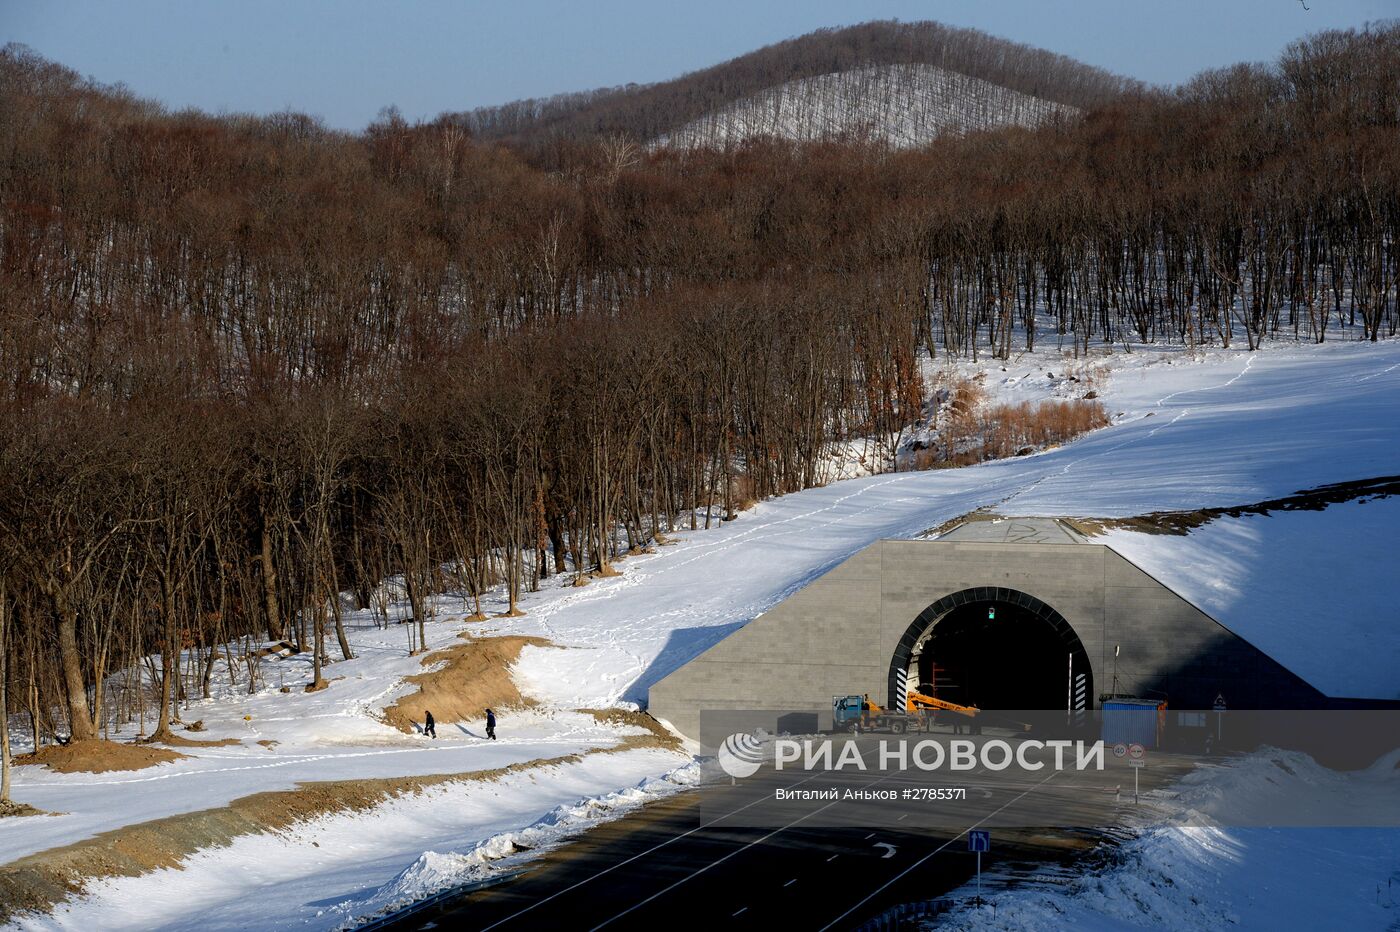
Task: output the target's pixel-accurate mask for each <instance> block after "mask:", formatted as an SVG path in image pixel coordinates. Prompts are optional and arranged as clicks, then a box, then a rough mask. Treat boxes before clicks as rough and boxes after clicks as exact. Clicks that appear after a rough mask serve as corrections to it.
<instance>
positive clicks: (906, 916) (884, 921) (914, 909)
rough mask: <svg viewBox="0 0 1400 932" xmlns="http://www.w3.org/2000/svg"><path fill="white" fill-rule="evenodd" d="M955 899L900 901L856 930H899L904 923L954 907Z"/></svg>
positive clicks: (928, 917)
mask: <svg viewBox="0 0 1400 932" xmlns="http://www.w3.org/2000/svg"><path fill="white" fill-rule="evenodd" d="M953 905H954V904H953V901H952V900H950V899H948V898H947V897H940V898H938V899H936V900H920V901H919V902H917V903H900V904H899V905H898V906H892V907H890V908H889V909H887V910H885V911H884V912H883V913H881V914H880V915H878V916H876V917H875V918H874V919H870V920H868V921H866V922H865V923H864V924H862V925H860V926H857V928H856V932H897V930H898V929H900V928H901V927H902V926H903V925H904V923H906V922H914V921H916V920H919V919H932V918H933V917H934V916H938V915H941V914H942V913H946V912H947V911H948V910H950V909H952V908H953Z"/></svg>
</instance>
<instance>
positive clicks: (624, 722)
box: [579, 709, 681, 751]
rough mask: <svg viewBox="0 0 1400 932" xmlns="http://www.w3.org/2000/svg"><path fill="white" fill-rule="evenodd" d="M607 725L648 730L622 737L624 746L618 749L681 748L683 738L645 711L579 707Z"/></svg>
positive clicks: (670, 749) (581, 710)
mask: <svg viewBox="0 0 1400 932" xmlns="http://www.w3.org/2000/svg"><path fill="white" fill-rule="evenodd" d="M579 711H580V712H585V713H587V714H589V715H591V716H593V717H594V718H596V719H597V720H598V721H600V722H602V723H603V724H605V725H621V726H625V727H631V728H641V729H643V730H644V731H646V734H644V735H629V736H627V737H626V738H623V739H622V746H621V747H619V748H618V750H624V749H625V750H629V751H630V750H632V749H633V748H660V749H662V750H664V751H679V750H681V739H680V738H678V737H676V736H675V735H674V734H672V733H671V732H669V731H667V730H666V729H665V728H662V727H661V723H660V722H658V721H657V720H656V719H654V718H652V717H651V716H650V715H648V714H646V713H645V712H629V711H627V710H625V709H579Z"/></svg>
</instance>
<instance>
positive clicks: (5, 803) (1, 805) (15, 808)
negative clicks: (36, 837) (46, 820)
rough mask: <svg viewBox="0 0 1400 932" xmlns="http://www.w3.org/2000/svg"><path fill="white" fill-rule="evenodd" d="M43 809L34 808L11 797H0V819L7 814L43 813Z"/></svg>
mask: <svg viewBox="0 0 1400 932" xmlns="http://www.w3.org/2000/svg"><path fill="white" fill-rule="evenodd" d="M43 814H44V810H42V809H35V808H34V807H33V806H31V805H29V804H28V803H17V802H15V801H14V800H12V799H0V819H3V818H6V817H8V816H27V815H43Z"/></svg>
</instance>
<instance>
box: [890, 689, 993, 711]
mask: <svg viewBox="0 0 1400 932" xmlns="http://www.w3.org/2000/svg"><path fill="white" fill-rule="evenodd" d="M904 705H905V711H906V712H925V711H928V710H929V709H942V710H943V711H945V712H957V713H958V714H959V715H966V716H967V717H968V718H972V717H973V716H975V715H976V714H977V713H978V712H979V711H981V710H980V709H978V708H977V706H975V705H958V704H957V703H956V702H948V701H947V700H945V699H938V698H936V697H934V696H925V695H924V694H923V693H916V692H914V691H913V690H912V689H911V690H910V691H909V698H908V699H907V700H906V701H905V703H904Z"/></svg>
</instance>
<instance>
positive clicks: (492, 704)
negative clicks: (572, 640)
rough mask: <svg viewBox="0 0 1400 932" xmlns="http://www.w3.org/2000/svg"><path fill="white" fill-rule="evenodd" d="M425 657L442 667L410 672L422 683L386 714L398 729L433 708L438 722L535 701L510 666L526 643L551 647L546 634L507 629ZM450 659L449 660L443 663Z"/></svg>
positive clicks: (414, 680) (427, 663) (415, 681)
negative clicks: (503, 633) (522, 688)
mask: <svg viewBox="0 0 1400 932" xmlns="http://www.w3.org/2000/svg"><path fill="white" fill-rule="evenodd" d="M463 638H466V640H465V641H464V642H463V643H461V644H454V645H453V646H452V647H449V648H447V649H446V650H440V651H435V652H434V653H432V654H429V655H428V656H426V657H424V658H423V666H425V667H426V666H435V665H437V664H439V663H442V668H441V669H438V670H433V671H431V672H429V673H419V674H417V675H415V676H410V677H407V678H406V681H407V682H409V683H412V684H413V685H415V686H417V687H418V690H417V691H416V692H413V693H410V694H408V695H406V696H404V697H403V698H401V699H399V700H398V701H397V702H395V703H394V704H393V705H391V706H389V707H388V708H386V709H385V710H384V718H385V720H386V721H388V723H389V724H390V725H393V726H394V727H395V728H397V729H398V730H399V731H403V732H413V731H414V730H415V726H417V725H419V724H421V723H422V721H423V712H424V710H431V711H432V713H433V718H434V719H436V720H437V721H439V722H465V721H471V720H473V719H478V718H482V717H483V716H484V712H483V710H484V709H487V708H491V709H520V708H525V707H526V706H531V705H534V702H533V700H530V699H527V698H526V697H524V696H522V695H521V694H520V690H519V688H518V687H516V685H515V680H513V679H511V675H510V668H511V666H512V665H513V664H514V663H515V661H516V660H518V659H519V657H520V651H521V649H522V648H524V647H525V646H526V645H527V644H529V645H533V646H535V647H552V646H553V645H552V644H550V643H549V641H546V640H545V639H544V638H536V637H524V636H521V635H506V636H502V637H486V638H471V637H468V636H467V635H463ZM444 661H445V663H444Z"/></svg>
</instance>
